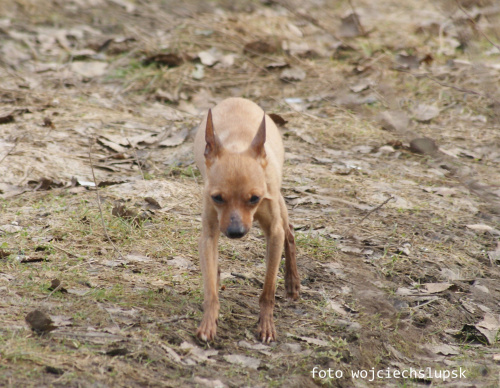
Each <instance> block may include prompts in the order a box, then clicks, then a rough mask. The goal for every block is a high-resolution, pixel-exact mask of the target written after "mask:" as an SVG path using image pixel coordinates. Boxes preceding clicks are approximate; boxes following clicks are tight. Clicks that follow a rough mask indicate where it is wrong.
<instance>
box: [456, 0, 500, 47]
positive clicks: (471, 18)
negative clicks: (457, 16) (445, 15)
mask: <svg viewBox="0 0 500 388" xmlns="http://www.w3.org/2000/svg"><path fill="white" fill-rule="evenodd" d="M455 3H457V6H458V8H460V10H461V11H462V12H463V13H464V14H465V16H467V18H468V19H469V21H470V22H471V23H472V25H473V26H474V29H475V30H476V31H477V32H479V33H480V34H481V35H482V36H483V37H484V39H486V40H487V41H488V42H489V43H490V44H491V45H492V46H494V47H496V48H497V50H498V51H500V45H498V44H496V43H495V42H493V41H492V40H491V39H490V38H489V37H488V35H486V34H485V33H484V32H483V30H482V29H481V28H479V26H478V25H477V23H476V21H475V20H474V18H473V17H472V16H471V15H470V14H469V13H468V12H467V11H466V10H465V8H464V7H462V4H460V1H458V0H455Z"/></svg>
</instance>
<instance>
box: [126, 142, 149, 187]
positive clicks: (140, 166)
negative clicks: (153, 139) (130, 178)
mask: <svg viewBox="0 0 500 388" xmlns="http://www.w3.org/2000/svg"><path fill="white" fill-rule="evenodd" d="M127 142H128V145H129V146H130V148H132V150H133V151H134V157H135V161H136V163H137V165H138V166H139V170H140V171H141V175H142V179H143V180H146V178H145V177H144V172H143V171H142V165H141V161H140V160H139V155H137V150H136V149H135V147H134V146H133V145H132V143H131V142H130V140H129V139H128V138H127Z"/></svg>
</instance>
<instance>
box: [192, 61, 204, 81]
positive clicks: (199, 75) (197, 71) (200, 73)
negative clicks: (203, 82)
mask: <svg viewBox="0 0 500 388" xmlns="http://www.w3.org/2000/svg"><path fill="white" fill-rule="evenodd" d="M204 76H205V68H204V67H203V65H201V64H199V63H198V64H196V65H194V70H193V72H192V73H191V77H193V78H194V79H197V80H200V79H203V77H204Z"/></svg>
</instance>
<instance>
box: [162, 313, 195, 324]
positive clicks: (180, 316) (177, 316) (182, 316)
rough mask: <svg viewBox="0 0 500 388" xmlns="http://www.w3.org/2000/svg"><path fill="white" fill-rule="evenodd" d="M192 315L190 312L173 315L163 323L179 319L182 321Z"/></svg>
mask: <svg viewBox="0 0 500 388" xmlns="http://www.w3.org/2000/svg"><path fill="white" fill-rule="evenodd" d="M189 318H191V316H190V315H189V314H184V315H174V316H173V317H171V318H169V319H167V320H165V321H163V322H162V323H173V322H177V321H182V320H184V319H189Z"/></svg>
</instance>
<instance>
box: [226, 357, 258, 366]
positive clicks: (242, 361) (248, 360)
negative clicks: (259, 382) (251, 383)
mask: <svg viewBox="0 0 500 388" xmlns="http://www.w3.org/2000/svg"><path fill="white" fill-rule="evenodd" d="M224 360H226V361H227V362H229V363H231V364H236V365H241V366H244V367H246V368H251V369H257V368H258V367H259V366H260V360H259V359H257V358H253V357H248V356H242V355H240V354H228V355H227V356H224Z"/></svg>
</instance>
